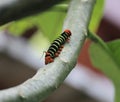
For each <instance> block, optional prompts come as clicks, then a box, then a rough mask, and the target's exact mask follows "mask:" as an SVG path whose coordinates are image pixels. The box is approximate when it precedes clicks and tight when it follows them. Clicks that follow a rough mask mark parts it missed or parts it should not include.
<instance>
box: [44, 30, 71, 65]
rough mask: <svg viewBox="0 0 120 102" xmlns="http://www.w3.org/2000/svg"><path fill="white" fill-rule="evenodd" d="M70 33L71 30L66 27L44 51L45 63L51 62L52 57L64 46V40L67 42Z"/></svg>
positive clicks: (57, 54)
mask: <svg viewBox="0 0 120 102" xmlns="http://www.w3.org/2000/svg"><path fill="white" fill-rule="evenodd" d="M71 34H72V33H71V31H70V30H68V29H66V30H65V31H64V32H63V33H62V34H61V35H60V36H59V37H58V38H57V39H56V40H54V41H53V43H52V44H51V46H50V47H49V48H48V50H47V52H45V53H46V54H45V64H48V63H51V62H53V61H54V58H55V57H58V56H59V54H60V52H61V51H62V49H63V47H64V46H63V45H64V44H65V43H66V42H69V39H70V36H71Z"/></svg>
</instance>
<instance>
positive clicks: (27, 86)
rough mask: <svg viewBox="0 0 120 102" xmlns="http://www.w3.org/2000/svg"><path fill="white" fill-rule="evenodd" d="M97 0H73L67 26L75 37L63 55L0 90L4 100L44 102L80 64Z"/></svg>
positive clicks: (0, 97)
mask: <svg viewBox="0 0 120 102" xmlns="http://www.w3.org/2000/svg"><path fill="white" fill-rule="evenodd" d="M95 1H96V0H72V1H71V4H70V8H69V11H68V14H67V17H66V20H65V23H64V27H63V29H66V28H67V29H70V30H71V32H72V37H71V39H70V43H68V44H66V45H65V47H64V49H63V51H62V52H61V54H60V57H58V58H56V59H55V61H54V62H53V63H51V64H48V65H46V66H45V67H44V68H41V69H40V70H39V71H38V72H37V74H36V75H35V76H34V77H33V78H31V79H29V80H27V81H26V82H24V83H23V84H21V85H19V86H17V87H13V88H10V89H7V90H3V91H0V102H38V101H39V102H40V101H42V100H43V99H45V98H46V97H47V96H48V95H50V94H51V93H52V92H53V91H54V90H55V89H56V88H58V87H59V86H60V84H61V83H62V82H63V81H64V79H65V78H66V77H67V75H68V74H69V73H70V71H71V70H72V69H73V68H74V66H75V65H76V61H77V57H78V55H79V52H80V49H81V46H82V45H83V43H84V40H85V36H86V34H87V27H88V24H89V20H90V17H91V12H92V10H93V6H94V4H95Z"/></svg>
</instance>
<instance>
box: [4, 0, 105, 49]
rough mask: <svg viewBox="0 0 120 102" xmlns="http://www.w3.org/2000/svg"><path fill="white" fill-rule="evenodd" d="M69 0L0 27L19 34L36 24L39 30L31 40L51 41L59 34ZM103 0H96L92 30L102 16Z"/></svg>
mask: <svg viewBox="0 0 120 102" xmlns="http://www.w3.org/2000/svg"><path fill="white" fill-rule="evenodd" d="M69 2H70V0H65V2H62V3H60V4H58V5H55V6H54V7H52V8H51V9H49V10H47V11H46V12H43V13H40V14H37V15H33V16H30V17H27V18H24V19H21V20H19V21H14V22H11V23H9V24H7V25H6V26H4V27H2V29H7V30H8V31H9V32H10V33H11V34H13V35H15V36H21V34H23V33H24V32H25V31H26V29H29V28H31V27H32V26H37V27H38V29H39V30H38V31H37V33H36V34H37V35H35V36H36V40H32V39H35V37H34V38H32V39H31V41H33V43H35V44H37V43H38V42H39V43H41V41H44V40H43V39H45V38H46V39H48V41H50V42H52V41H53V40H54V39H55V38H56V37H57V36H59V35H60V33H61V31H62V25H63V22H64V18H65V16H66V13H67V10H68V4H69ZM103 2H104V0H97V3H96V6H95V9H94V12H93V16H92V20H91V23H90V29H91V30H92V31H93V30H96V28H97V27H98V25H99V22H100V19H101V17H102V11H103ZM76 26H77V25H76ZM38 34H42V35H43V36H40V35H39V36H38ZM35 44H34V45H35ZM43 46H44V44H41V47H43Z"/></svg>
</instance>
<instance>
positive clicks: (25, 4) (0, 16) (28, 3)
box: [0, 0, 64, 25]
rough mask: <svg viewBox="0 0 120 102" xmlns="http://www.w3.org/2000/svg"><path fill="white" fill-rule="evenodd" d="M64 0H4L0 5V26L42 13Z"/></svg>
mask: <svg viewBox="0 0 120 102" xmlns="http://www.w3.org/2000/svg"><path fill="white" fill-rule="evenodd" d="M61 1H64V0H4V2H3V3H2V2H1V5H0V25H3V24H5V23H8V22H10V21H14V20H18V19H20V18H23V17H26V16H29V15H32V14H36V13H39V12H43V11H45V10H46V9H48V8H50V7H52V6H53V5H54V4H57V3H58V2H61Z"/></svg>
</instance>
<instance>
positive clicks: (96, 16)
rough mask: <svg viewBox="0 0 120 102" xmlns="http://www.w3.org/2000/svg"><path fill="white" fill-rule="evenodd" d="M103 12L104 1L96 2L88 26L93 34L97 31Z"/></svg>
mask: <svg viewBox="0 0 120 102" xmlns="http://www.w3.org/2000/svg"><path fill="white" fill-rule="evenodd" d="M103 10H104V0H96V5H95V7H94V10H93V14H92V18H91V21H90V25H89V29H90V31H93V32H94V31H96V30H97V28H98V26H99V23H100V21H101V18H102V16H103Z"/></svg>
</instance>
